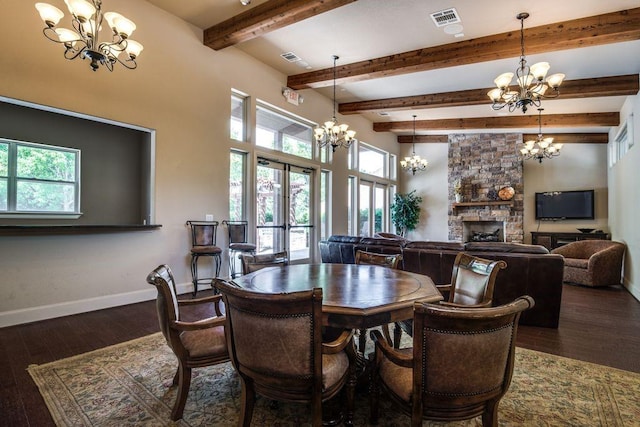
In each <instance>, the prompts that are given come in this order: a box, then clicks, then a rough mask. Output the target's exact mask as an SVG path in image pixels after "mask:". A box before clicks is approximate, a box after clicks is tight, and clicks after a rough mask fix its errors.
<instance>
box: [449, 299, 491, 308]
mask: <svg viewBox="0 0 640 427" xmlns="http://www.w3.org/2000/svg"><path fill="white" fill-rule="evenodd" d="M492 304H493V300H489V301H487V302H485V303H482V304H458V303H455V302H448V301H440V305H446V306H447V307H458V308H487V307H491V305H492Z"/></svg>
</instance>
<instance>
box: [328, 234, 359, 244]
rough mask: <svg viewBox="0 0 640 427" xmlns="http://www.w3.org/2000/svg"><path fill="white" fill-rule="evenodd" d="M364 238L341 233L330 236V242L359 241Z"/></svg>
mask: <svg viewBox="0 0 640 427" xmlns="http://www.w3.org/2000/svg"><path fill="white" fill-rule="evenodd" d="M360 240H362V237H360V236H341V235H333V236H330V237H329V242H337V243H358V242H359V241H360Z"/></svg>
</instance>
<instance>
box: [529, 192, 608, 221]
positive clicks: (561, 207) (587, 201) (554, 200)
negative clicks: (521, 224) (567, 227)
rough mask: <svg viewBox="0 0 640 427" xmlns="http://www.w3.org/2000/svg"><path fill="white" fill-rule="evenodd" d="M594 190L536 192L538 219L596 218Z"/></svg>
mask: <svg viewBox="0 0 640 427" xmlns="http://www.w3.org/2000/svg"><path fill="white" fill-rule="evenodd" d="M594 214H595V204H594V190H580V191H547V192H545V193H536V219H542V220H559V219H594V217H595V215H594Z"/></svg>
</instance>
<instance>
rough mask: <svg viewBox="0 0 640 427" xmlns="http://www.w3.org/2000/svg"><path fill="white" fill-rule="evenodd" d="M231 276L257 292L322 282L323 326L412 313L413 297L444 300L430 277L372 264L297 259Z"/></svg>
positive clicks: (368, 324) (369, 323)
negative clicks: (297, 262) (281, 265)
mask: <svg viewBox="0 0 640 427" xmlns="http://www.w3.org/2000/svg"><path fill="white" fill-rule="evenodd" d="M234 282H235V283H236V284H237V285H238V286H240V287H242V288H245V289H247V290H250V291H252V292H261V293H283V292H296V291H303V290H308V289H312V288H322V292H323V298H322V312H323V324H324V325H325V326H330V327H337V328H349V329H368V328H373V327H375V326H380V325H385V324H388V323H392V322H397V321H400V320H407V319H412V318H413V304H414V302H415V301H424V302H437V301H440V300H442V294H441V293H440V292H439V291H438V289H437V288H436V286H435V284H434V283H433V281H432V280H431V278H430V277H428V276H424V275H421V274H416V273H410V272H407V271H402V270H394V269H390V268H387V267H382V266H375V265H357V264H330V263H325V264H297V265H288V266H284V267H267V268H263V269H262V270H258V271H256V272H253V273H251V274H248V275H245V276H240V277H238V278H236V279H234Z"/></svg>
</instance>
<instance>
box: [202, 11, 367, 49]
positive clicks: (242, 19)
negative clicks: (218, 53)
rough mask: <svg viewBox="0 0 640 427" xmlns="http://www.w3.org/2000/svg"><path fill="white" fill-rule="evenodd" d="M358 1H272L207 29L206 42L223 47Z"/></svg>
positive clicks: (207, 44) (217, 47) (218, 47)
mask: <svg viewBox="0 0 640 427" xmlns="http://www.w3.org/2000/svg"><path fill="white" fill-rule="evenodd" d="M354 1H357V0H269V1H267V2H266V3H262V4H259V5H257V6H255V7H253V8H251V9H249V10H247V11H246V12H243V13H241V14H239V15H236V16H234V17H232V18H230V19H227V20H226V21H223V22H221V23H219V24H217V25H214V26H212V27H210V28H207V29H206V30H205V31H204V37H203V38H204V44H205V45H206V46H209V47H210V48H212V49H214V50H220V49H223V48H225V47H228V46H232V45H234V44H236V43H241V42H244V41H247V40H251V39H253V38H256V37H259V36H262V35H264V34H266V33H268V32H270V31H273V30H277V29H278V28H282V27H286V26H287V25H291V24H295V23H296V22H299V21H302V20H303V19H307V18H310V17H312V16H315V15H318V14H321V13H324V12H327V11H329V10H331V9H335V8H337V7H340V6H344V5H345V4H349V3H353V2H354Z"/></svg>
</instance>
